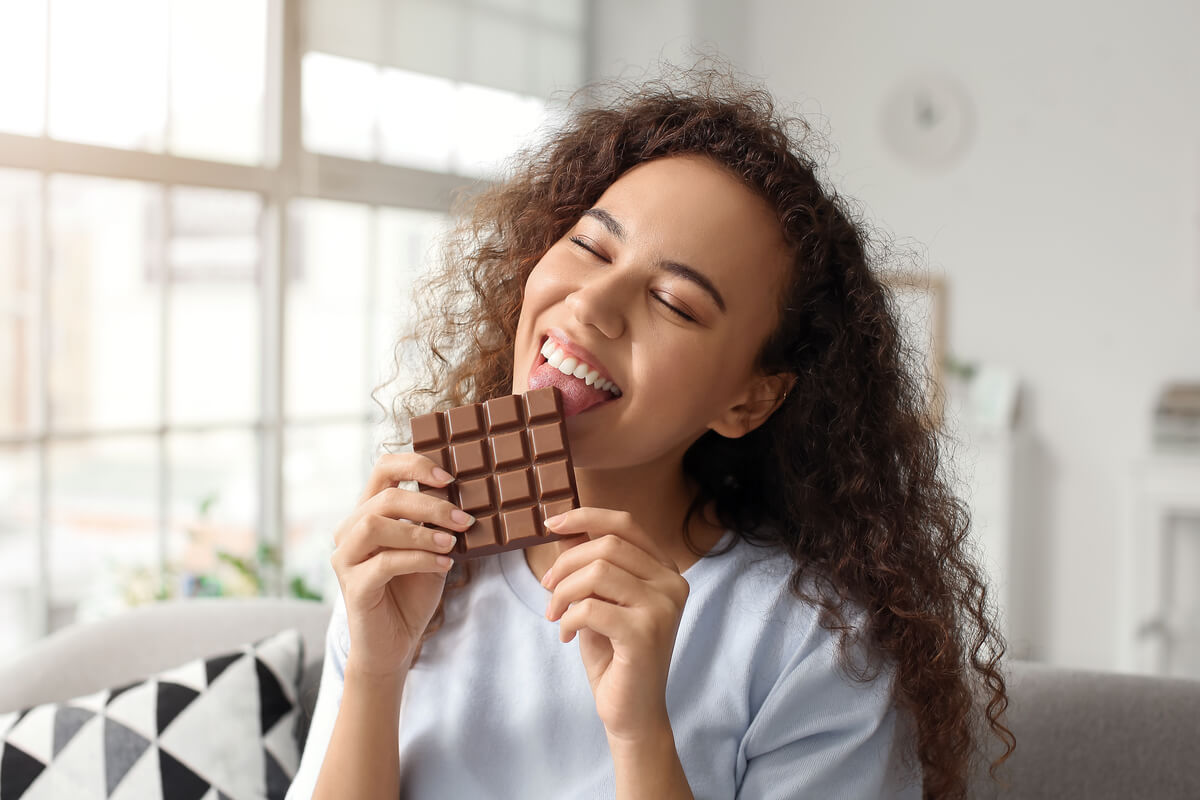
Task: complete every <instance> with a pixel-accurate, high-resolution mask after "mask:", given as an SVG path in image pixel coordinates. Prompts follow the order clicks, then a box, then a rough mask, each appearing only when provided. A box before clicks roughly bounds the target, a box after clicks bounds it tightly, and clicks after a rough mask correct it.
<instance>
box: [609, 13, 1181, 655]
mask: <svg viewBox="0 0 1200 800" xmlns="http://www.w3.org/2000/svg"><path fill="white" fill-rule="evenodd" d="M639 5H641V4H634V3H630V2H627V1H626V0H621V2H609V1H607V0H598V2H596V3H595V10H594V14H595V17H596V19H595V21H596V25H595V28H594V30H595V36H596V40H595V42H594V48H593V59H592V61H593V74H594V75H596V76H604V75H608V74H613V73H614V72H618V71H620V69H621V68H622V67H627V66H628V65H636V64H645V63H647V62H648V61H649V60H650V59H651V58H654V57H657V56H659V55H660V54H663V55H666V56H668V57H675V56H677V55H678V54H679V53H680V52H682V50H683V45H684V44H686V43H687V42H688V41H692V40H697V41H698V40H702V39H705V38H711V39H714V40H715V41H716V42H717V43H718V44H719V45H720V47H721V49H722V51H723V52H724V53H726V54H727V55H728V56H729V57H730V58H732V59H734V60H735V61H736V62H737V63H738V64H739V66H741V67H742V68H743V69H745V70H746V71H747V72H749V73H751V74H754V75H759V76H763V77H765V78H766V80H767V82H768V84H769V86H770V87H771V88H772V90H773V91H774V92H775V93H776V95H777V96H778V97H779V98H780V99H781V100H782V101H785V102H788V103H798V104H799V108H800V109H801V110H803V111H804V112H805V113H806V114H810V115H813V116H812V117H811V119H812V121H813V122H814V123H816V124H817V126H818V127H819V128H822V129H826V130H827V131H828V134H829V136H830V139H831V141H832V143H833V145H834V146H835V147H836V154H835V155H834V157H833V158H832V159H831V161H830V162H829V171H830V177H831V179H832V181H833V182H834V184H835V185H836V186H837V187H838V188H840V189H841V190H842V191H843V192H844V193H846V194H848V195H849V196H851V197H853V198H855V199H857V200H858V201H860V202H861V203H862V205H863V206H864V208H865V210H866V211H867V213H868V215H869V216H870V217H871V218H872V219H873V220H875V221H876V222H877V223H880V224H882V225H883V226H884V227H885V228H886V229H888V230H890V231H892V232H894V233H895V235H897V236H898V237H900V238H901V239H905V240H907V239H911V240H913V241H914V242H915V243H917V244H918V245H920V246H922V247H923V248H924V250H925V254H926V258H927V265H928V267H929V268H930V269H931V271H933V272H935V273H939V274H942V275H944V276H945V278H946V280H947V281H948V284H949V295H950V307H949V312H950V318H949V324H948V337H949V348H950V350H951V352H952V353H954V354H955V355H957V356H958V357H960V358H964V359H971V360H982V361H985V362H989V363H995V364H1000V365H1004V366H1009V367H1012V368H1014V369H1016V370H1017V371H1018V372H1019V373H1020V375H1021V378H1022V380H1023V382H1024V391H1025V396H1024V398H1023V404H1024V413H1026V414H1028V415H1029V416H1028V418H1027V421H1028V424H1029V425H1030V426H1031V427H1032V432H1033V435H1034V437H1035V439H1036V441H1037V443H1038V445H1037V453H1036V456H1037V464H1036V465H1035V467H1033V468H1031V471H1030V472H1029V473H1028V474H1027V475H1025V476H1024V478H1025V479H1024V481H1023V485H1024V487H1025V492H1026V493H1025V495H1024V496H1025V504H1026V507H1024V508H1023V509H1020V510H1018V513H1017V518H1018V520H1024V523H1023V524H1021V525H1020V527H1019V530H1018V532H1017V533H1018V538H1019V541H1016V542H1014V548H1015V554H1014V558H1015V562H1014V564H1013V575H1014V586H1013V591H1014V594H1015V595H1018V596H1020V597H1023V598H1024V599H1025V601H1026V602H1032V603H1035V604H1036V607H1037V608H1038V609H1039V610H1041V613H1037V614H1034V615H1032V616H1031V617H1030V618H1029V619H1028V620H1026V621H1025V623H1024V625H1023V627H1022V628H1021V630H1020V636H1021V637H1023V638H1024V639H1026V640H1027V641H1023V642H1021V643H1019V644H1020V647H1019V648H1018V650H1019V651H1023V652H1022V654H1024V655H1027V656H1032V657H1034V658H1040V659H1043V660H1046V661H1049V662H1051V663H1056V664H1060V665H1066V666H1079V667H1090V668H1099V669H1106V668H1115V667H1116V666H1117V663H1118V631H1117V629H1116V625H1115V620H1116V619H1117V618H1118V616H1119V614H1118V602H1119V592H1118V587H1119V585H1120V580H1121V575H1122V573H1121V570H1122V569H1123V566H1124V565H1123V564H1121V563H1119V558H1118V553H1119V539H1118V537H1119V536H1120V535H1121V533H1122V530H1121V526H1122V523H1123V519H1122V514H1123V513H1124V512H1123V506H1122V502H1123V497H1124V495H1125V492H1126V490H1127V482H1128V478H1127V476H1128V475H1129V471H1130V468H1131V463H1132V462H1133V461H1134V460H1135V459H1137V458H1140V457H1142V456H1143V455H1145V454H1146V453H1147V452H1148V442H1149V440H1150V428H1149V421H1150V414H1151V411H1152V408H1153V404H1154V401H1155V398H1156V395H1157V392H1158V391H1159V387H1160V386H1161V385H1162V384H1163V383H1164V382H1166V381H1168V380H1172V379H1183V378H1190V379H1192V380H1200V256H1198V254H1197V246H1196V245H1197V239H1198V231H1200V226H1198V225H1197V218H1198V217H1197V213H1196V199H1197V194H1198V191H1200V169H1198V167H1197V152H1198V148H1200V47H1197V46H1196V43H1195V42H1196V37H1197V34H1200V4H1196V3H1192V2H1189V1H1187V0H1177V1H1176V2H1167V1H1166V0H1154V1H1153V2H1144V3H1137V4H1133V3H1118V2H1112V1H1111V0H1110V1H1109V2H1103V3H1083V2H1070V3H1068V2H1045V0H1041V1H1040V2H1039V1H1035V0H1015V2H1010V3H1005V4H986V5H985V4H977V3H971V4H966V3H957V2H952V1H951V0H921V1H917V0H912V1H910V2H906V3H903V4H900V3H887V4H884V3H872V4H866V3H830V2H820V3H818V2H795V1H793V0H748V2H743V3H732V4H730V3H727V4H720V3H713V2H707V1H706V0H692V1H691V2H685V1H684V0H676V1H675V2H672V3H666V4H661V5H658V6H654V5H652V4H647V6H643V7H642V8H643V9H644V8H646V7H651V8H655V9H656V10H655V11H654V13H653V14H650V15H649V16H648V15H647V13H645V11H644V10H642V11H639V8H638V7H639ZM730 8H736V9H740V10H741V11H742V12H743V13H744V15H745V16H744V19H743V20H742V22H740V23H736V24H729V25H725V24H724V22H727V21H728V15H729V13H730V11H729V9H730ZM664 44H666V45H667V46H666V47H664V46H663V45H664ZM930 70H933V71H937V72H940V73H942V74H947V75H949V76H952V77H953V78H955V79H957V80H958V81H959V82H960V83H961V84H962V85H963V86H964V87H965V88H966V90H967V91H968V92H969V94H970V96H971V98H972V100H973V103H974V107H975V112H976V119H977V128H976V135H975V139H974V142H973V145H972V146H971V148H970V149H969V150H968V151H967V153H966V154H965V156H964V157H963V159H962V160H961V161H959V162H958V163H957V164H956V165H954V166H953V167H952V168H950V169H949V170H948V171H944V172H940V173H931V172H926V171H921V170H918V169H916V168H913V167H910V166H908V165H907V164H906V163H904V162H902V161H901V160H899V159H898V158H896V157H895V156H893V155H892V153H891V151H890V149H889V148H888V147H887V145H886V144H885V142H884V141H883V139H882V136H881V134H880V122H879V117H880V110H881V107H882V105H883V102H884V97H885V93H886V92H887V91H888V90H889V89H890V88H891V87H892V86H893V85H894V84H896V83H897V82H899V81H900V80H902V79H903V78H905V77H908V76H909V75H912V74H914V73H920V72H927V71H930Z"/></svg>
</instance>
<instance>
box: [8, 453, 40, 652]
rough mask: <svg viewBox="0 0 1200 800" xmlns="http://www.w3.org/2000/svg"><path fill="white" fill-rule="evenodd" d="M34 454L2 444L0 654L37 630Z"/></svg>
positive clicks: (35, 466)
mask: <svg viewBox="0 0 1200 800" xmlns="http://www.w3.org/2000/svg"><path fill="white" fill-rule="evenodd" d="M37 475H38V473H37V454H36V453H35V452H34V449H33V448H32V447H26V448H14V449H9V448H0V653H11V652H13V651H14V650H16V649H17V648H19V647H21V646H22V645H24V644H27V643H28V642H31V641H33V640H34V639H36V638H37V637H38V635H39V634H40V633H41V632H40V630H39V625H38V619H37V618H38V614H40V613H41V612H40V610H39V608H38V586H37V582H38V556H37V502H38V486H37Z"/></svg>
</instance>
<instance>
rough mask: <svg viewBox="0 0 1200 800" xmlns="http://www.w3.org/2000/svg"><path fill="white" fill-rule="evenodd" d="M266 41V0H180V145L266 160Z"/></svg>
mask: <svg viewBox="0 0 1200 800" xmlns="http://www.w3.org/2000/svg"><path fill="white" fill-rule="evenodd" d="M266 48H267V3H266V0H172V2H171V89H170V91H171V124H170V136H171V139H170V143H169V147H170V150H171V151H172V152H174V153H178V154H180V155H185V156H191V157H194V158H210V159H214V160H218V161H235V162H240V163H244V164H257V163H261V162H262V157H263V108H264V103H263V101H264V97H265V95H264V88H265V81H266V66H267V54H266ZM214 53H220V58H214V57H213V55H214Z"/></svg>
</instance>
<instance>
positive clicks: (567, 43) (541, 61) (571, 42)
mask: <svg viewBox="0 0 1200 800" xmlns="http://www.w3.org/2000/svg"><path fill="white" fill-rule="evenodd" d="M534 43H535V48H534V63H535V67H534V75H535V79H536V84H535V85H534V86H533V89H532V90H533V92H534V93H536V94H538V95H540V96H542V97H549V96H550V95H551V94H553V93H555V92H560V91H561V92H566V93H568V94H569V93H570V92H573V91H575V90H576V89H578V88H579V87H580V86H581V85H582V84H583V58H582V52H581V50H580V47H579V37H578V36H572V35H569V34H562V33H557V32H555V31H550V30H543V31H539V32H538V33H537V34H536V37H535V39H534Z"/></svg>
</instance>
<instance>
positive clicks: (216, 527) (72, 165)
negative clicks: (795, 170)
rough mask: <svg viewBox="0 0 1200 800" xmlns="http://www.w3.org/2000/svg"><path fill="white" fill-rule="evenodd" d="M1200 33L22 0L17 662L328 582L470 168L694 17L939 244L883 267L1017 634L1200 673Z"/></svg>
mask: <svg viewBox="0 0 1200 800" xmlns="http://www.w3.org/2000/svg"><path fill="white" fill-rule="evenodd" d="M1198 33H1200V6H1197V5H1196V4H1194V3H1191V2H1187V0H1175V1H1174V2H1168V1H1167V0H1152V1H1151V2H1146V3H1139V4H1136V5H1134V4H1126V3H1117V2H1102V3H1086V4H1085V3H1082V2H1064V1H1061V0H1060V1H1059V2H1037V3H1034V2H1030V1H1029V0H1017V2H1015V3H1009V4H1006V5H1004V6H1003V7H989V8H981V7H979V6H977V5H975V4H962V3H954V2H950V0H922V1H920V2H909V3H904V4H871V5H869V6H868V5H867V4H857V3H836V4H832V3H815V2H807V1H794V2H783V0H741V1H738V2H734V1H731V2H718V0H661V2H634V1H633V0H355V1H354V2H347V1H346V0H341V1H340V2H334V0H109V2H105V3H94V2H88V1H87V0H0V659H3V658H4V657H5V655H7V654H11V653H13V652H16V651H18V650H19V649H20V648H22V647H23V646H25V645H27V644H28V643H30V642H32V641H34V640H36V639H38V638H40V637H42V636H45V635H46V634H48V633H50V632H53V631H54V630H57V629H59V628H61V627H63V626H65V625H68V624H70V623H72V622H74V621H76V620H86V619H94V618H97V617H101V616H106V615H109V614H112V613H116V612H118V611H120V610H121V609H123V608H128V607H130V606H132V605H138V604H142V603H147V602H154V601H155V600H158V599H163V598H174V597H191V596H206V595H232V594H273V595H286V596H298V597H313V598H316V597H324V598H325V599H327V600H328V599H330V597H331V594H332V592H334V591H335V590H336V582H335V581H334V579H333V575H332V570H331V569H330V568H329V563H328V558H329V552H330V550H331V546H332V543H331V536H332V533H333V531H334V529H335V527H336V526H337V524H338V523H339V522H340V521H341V519H342V518H343V517H345V516H346V515H347V514H349V513H350V511H351V510H352V508H353V504H354V502H355V500H356V499H357V497H358V495H359V493H360V492H361V491H362V487H363V485H364V482H365V480H366V476H367V474H368V472H369V470H370V467H371V465H372V464H373V463H374V461H375V459H376V458H377V457H378V455H379V454H380V453H382V452H384V451H383V449H382V448H381V443H382V442H383V441H384V440H385V439H387V438H389V435H390V422H389V421H388V420H387V419H386V418H385V415H384V412H383V411H382V410H381V409H380V408H379V407H378V406H376V405H375V404H374V403H373V402H372V400H371V397H370V394H371V391H372V389H373V388H375V387H376V386H377V385H379V384H381V383H383V382H384V381H386V380H387V379H388V377H389V373H390V369H391V365H392V350H391V349H392V345H393V342H394V339H395V336H396V333H397V331H398V330H399V328H400V327H401V325H402V323H403V320H404V315H405V313H406V310H407V303H408V299H409V297H410V296H411V292H412V290H413V288H414V285H415V283H416V281H415V280H414V278H415V276H416V275H417V274H418V273H419V271H420V270H422V269H424V268H425V267H426V266H428V264H429V263H430V259H431V258H433V257H435V255H436V242H437V239H438V237H439V235H440V234H441V233H443V232H444V231H445V230H446V227H447V224H448V216H447V212H448V211H449V208H450V203H451V199H452V198H453V197H454V196H455V193H456V192H458V191H461V190H467V191H469V190H470V189H471V188H472V187H477V186H479V185H480V182H486V181H488V180H489V179H492V178H494V177H495V176H496V175H498V174H499V172H498V170H500V168H501V167H502V164H503V160H504V158H505V157H506V156H507V155H509V154H510V153H511V152H512V151H513V150H514V148H516V147H519V146H521V145H522V144H524V143H527V142H530V141H533V140H534V139H533V138H531V137H536V135H537V132H538V131H539V129H541V128H542V126H545V125H550V124H553V122H554V121H555V120H556V119H558V118H559V115H560V112H561V111H562V108H563V106H564V104H565V101H566V99H567V97H568V96H569V94H570V93H571V92H573V91H574V90H576V89H577V88H579V87H581V86H583V85H584V84H586V83H587V82H588V81H591V80H593V79H601V78H611V77H624V78H631V79H636V78H638V77H640V76H645V75H648V74H653V73H654V71H655V68H656V65H657V64H659V63H660V61H666V62H671V63H677V64H688V63H691V62H692V61H694V60H695V55H696V53H697V52H698V50H699V51H703V52H708V53H716V54H719V55H720V56H722V57H723V58H725V59H727V60H728V61H729V62H731V63H732V64H733V65H735V66H736V67H737V68H739V69H740V70H742V71H743V72H745V73H746V74H748V75H750V76H752V77H755V78H757V79H759V80H761V81H763V82H765V83H766V85H767V86H768V87H769V88H770V89H771V91H772V92H773V93H774V94H775V96H776V97H777V98H778V100H779V103H780V105H781V106H783V107H784V108H785V109H787V110H791V111H793V112H796V113H800V114H803V115H804V116H805V117H806V118H807V119H808V121H809V122H810V124H812V126H813V127H814V128H815V129H816V130H817V131H818V132H820V133H821V134H822V135H824V136H826V137H828V140H829V142H830V143H831V144H832V150H831V151H830V152H829V154H828V157H827V159H826V173H827V174H826V175H825V177H826V179H827V180H828V181H829V182H830V183H831V184H832V185H833V186H834V187H836V188H837V189H838V190H839V191H840V192H841V193H843V194H844V195H846V196H847V197H849V198H851V199H852V200H854V201H855V202H857V203H858V205H859V207H860V208H861V209H862V210H863V212H864V213H865V214H866V216H867V217H868V219H869V220H870V221H871V223H872V224H873V225H875V226H876V227H877V228H878V229H879V230H880V231H881V232H882V233H884V234H886V235H888V236H893V237H895V239H896V241H897V242H898V243H900V244H901V245H902V246H904V247H907V248H909V249H910V250H911V251H913V252H916V253H918V254H919V257H918V258H917V259H916V263H915V264H910V265H909V266H912V267H914V269H912V270H911V271H909V272H904V273H896V274H893V275H891V276H889V282H891V283H892V284H893V286H894V288H895V290H896V292H897V297H898V298H900V299H901V307H902V308H903V310H904V314H905V325H906V326H907V327H906V330H908V331H909V334H910V336H912V337H913V341H914V342H916V343H917V344H918V346H919V347H920V348H921V349H922V352H924V353H925V354H926V355H927V358H928V360H929V364H930V366H931V367H932V369H933V374H934V376H935V378H936V380H937V382H938V385H939V386H940V388H941V389H942V390H944V394H945V398H946V401H945V407H944V413H945V421H946V448H945V451H946V455H947V470H948V474H952V475H954V476H955V479H956V480H957V481H958V486H959V488H960V490H961V492H962V494H963V496H964V497H965V498H966V499H967V500H968V501H969V503H970V505H971V508H972V511H973V513H974V523H973V529H972V536H973V540H974V542H975V544H976V545H977V547H978V552H979V555H980V558H981V560H982V561H983V562H984V564H985V565H986V567H987V569H988V571H989V573H990V575H991V580H992V600H993V602H994V603H995V604H996V607H997V609H998V611H999V612H1000V614H1001V615H1002V620H1003V625H1004V628H1005V631H1006V633H1007V635H1008V637H1009V642H1010V653H1011V654H1012V655H1014V656H1017V657H1021V658H1028V659H1033V660H1038V661H1044V662H1049V663H1053V664H1058V665H1062V666H1074V667H1085V668H1093V669H1102V670H1120V671H1130V672H1150V673H1162V674H1175V675H1192V676H1196V677H1200V613H1198V612H1200V397H1198V395H1200V389H1198V385H1200V213H1198V208H1200V204H1198V202H1197V201H1198V199H1200V164H1198V159H1197V155H1198V153H1200V89H1198V88H1197V87H1200V49H1197V48H1196V47H1195V39H1196V35H1197V34H1198ZM379 396H380V398H381V400H382V401H383V402H384V403H385V404H390V401H391V397H392V395H391V394H389V393H388V391H387V390H386V389H384V390H382V391H381V393H380V395H379Z"/></svg>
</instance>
